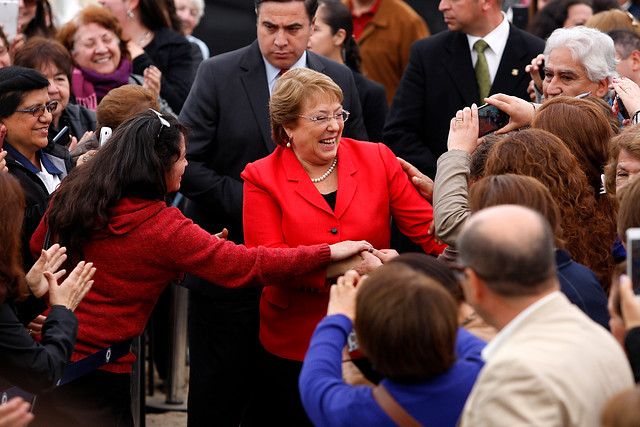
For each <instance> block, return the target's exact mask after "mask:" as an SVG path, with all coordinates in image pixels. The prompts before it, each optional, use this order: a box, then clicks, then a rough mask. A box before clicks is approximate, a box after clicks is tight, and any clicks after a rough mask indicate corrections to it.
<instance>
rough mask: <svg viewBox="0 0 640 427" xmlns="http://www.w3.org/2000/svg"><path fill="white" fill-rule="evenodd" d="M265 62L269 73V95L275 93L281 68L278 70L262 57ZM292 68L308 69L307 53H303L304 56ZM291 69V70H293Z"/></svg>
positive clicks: (265, 67)
mask: <svg viewBox="0 0 640 427" xmlns="http://www.w3.org/2000/svg"><path fill="white" fill-rule="evenodd" d="M262 60H263V61H264V69H265V71H266V73H267V84H268V85H269V95H271V93H272V92H273V86H274V85H275V84H276V80H278V77H280V68H276V67H274V66H273V65H271V64H270V63H269V61H267V60H266V59H265V57H264V56H263V57H262ZM291 68H307V51H306V50H305V51H304V52H302V56H301V57H300V59H298V61H297V62H296V63H295V64H293V65H292V66H291ZM291 68H289V69H291Z"/></svg>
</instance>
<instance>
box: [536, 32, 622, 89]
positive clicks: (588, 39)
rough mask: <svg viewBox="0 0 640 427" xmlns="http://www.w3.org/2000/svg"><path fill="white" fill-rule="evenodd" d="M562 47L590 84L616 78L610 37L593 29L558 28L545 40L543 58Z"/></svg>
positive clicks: (613, 50)
mask: <svg viewBox="0 0 640 427" xmlns="http://www.w3.org/2000/svg"><path fill="white" fill-rule="evenodd" d="M559 47H564V48H567V49H569V50H570V51H571V56H572V57H573V59H574V60H575V61H578V62H579V63H580V64H582V66H583V67H584V69H585V71H586V73H587V78H588V79H589V80H591V81H592V82H598V81H600V80H604V79H609V80H611V79H612V78H613V77H617V76H618V73H616V66H617V65H618V62H619V61H618V60H617V59H616V49H615V46H614V44H613V40H612V39H611V37H609V36H608V35H606V34H605V33H603V32H601V31H598V30H596V29H594V28H587V27H582V26H580V27H573V28H558V29H557V30H555V31H554V32H553V33H551V35H550V36H549V38H548V39H547V44H546V45H545V48H544V56H545V58H547V57H548V56H549V54H550V53H551V51H553V50H554V49H556V48H559Z"/></svg>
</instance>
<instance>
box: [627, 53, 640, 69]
mask: <svg viewBox="0 0 640 427" xmlns="http://www.w3.org/2000/svg"><path fill="white" fill-rule="evenodd" d="M629 59H631V69H632V70H633V71H639V70H640V51H638V50H634V51H633V52H631V54H630V55H629Z"/></svg>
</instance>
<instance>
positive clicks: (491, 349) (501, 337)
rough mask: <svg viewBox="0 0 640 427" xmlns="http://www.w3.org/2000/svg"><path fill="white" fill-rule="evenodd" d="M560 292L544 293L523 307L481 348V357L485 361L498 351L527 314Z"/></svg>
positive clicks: (530, 313) (529, 314)
mask: <svg viewBox="0 0 640 427" xmlns="http://www.w3.org/2000/svg"><path fill="white" fill-rule="evenodd" d="M559 294H560V291H555V292H551V293H550V294H549V295H545V296H544V297H542V298H540V299H539V300H538V301H536V302H534V303H533V304H531V305H530V306H529V307H527V308H525V309H524V310H522V311H521V312H520V314H518V315H517V316H516V317H514V318H513V320H511V322H509V324H508V325H507V326H505V327H504V328H502V330H501V331H500V332H498V335H496V337H495V338H494V339H493V340H491V342H490V343H489V344H487V346H486V347H485V348H484V349H483V350H482V359H483V360H484V361H485V362H487V361H488V360H489V359H491V357H492V356H493V355H494V354H495V353H496V351H498V349H499V348H500V347H501V346H502V345H503V344H504V343H505V342H507V341H508V340H509V338H511V336H512V335H513V334H514V333H515V331H516V330H517V329H518V326H520V325H521V324H522V323H523V322H524V321H525V320H526V319H527V318H528V317H529V316H531V315H532V314H533V313H534V312H535V311H536V310H537V309H538V308H539V307H542V306H543V305H545V304H546V303H547V302H548V301H550V300H552V299H554V298H556V297H557V296H558V295H559Z"/></svg>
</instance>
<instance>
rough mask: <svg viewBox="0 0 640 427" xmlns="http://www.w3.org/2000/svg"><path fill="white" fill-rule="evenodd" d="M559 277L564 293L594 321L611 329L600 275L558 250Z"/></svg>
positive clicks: (565, 252)
mask: <svg viewBox="0 0 640 427" xmlns="http://www.w3.org/2000/svg"><path fill="white" fill-rule="evenodd" d="M556 264H557V266H558V279H559V280H560V289H561V290H562V293H563V294H565V295H566V296H567V298H569V301H571V302H572V303H573V304H575V305H577V306H578V307H579V308H580V310H582V311H584V312H585V313H586V315H587V316H589V317H590V318H591V320H593V321H594V322H596V323H598V324H600V325H602V326H604V327H605V328H606V329H609V311H608V310H607V294H605V292H604V290H603V289H602V286H601V285H600V281H599V280H598V276H596V274H595V273H594V272H593V271H591V270H590V269H589V268H587V267H585V266H584V265H582V264H578V263H577V262H575V261H574V260H572V259H571V255H569V253H568V252H567V251H565V250H562V249H558V250H557V251H556Z"/></svg>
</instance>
